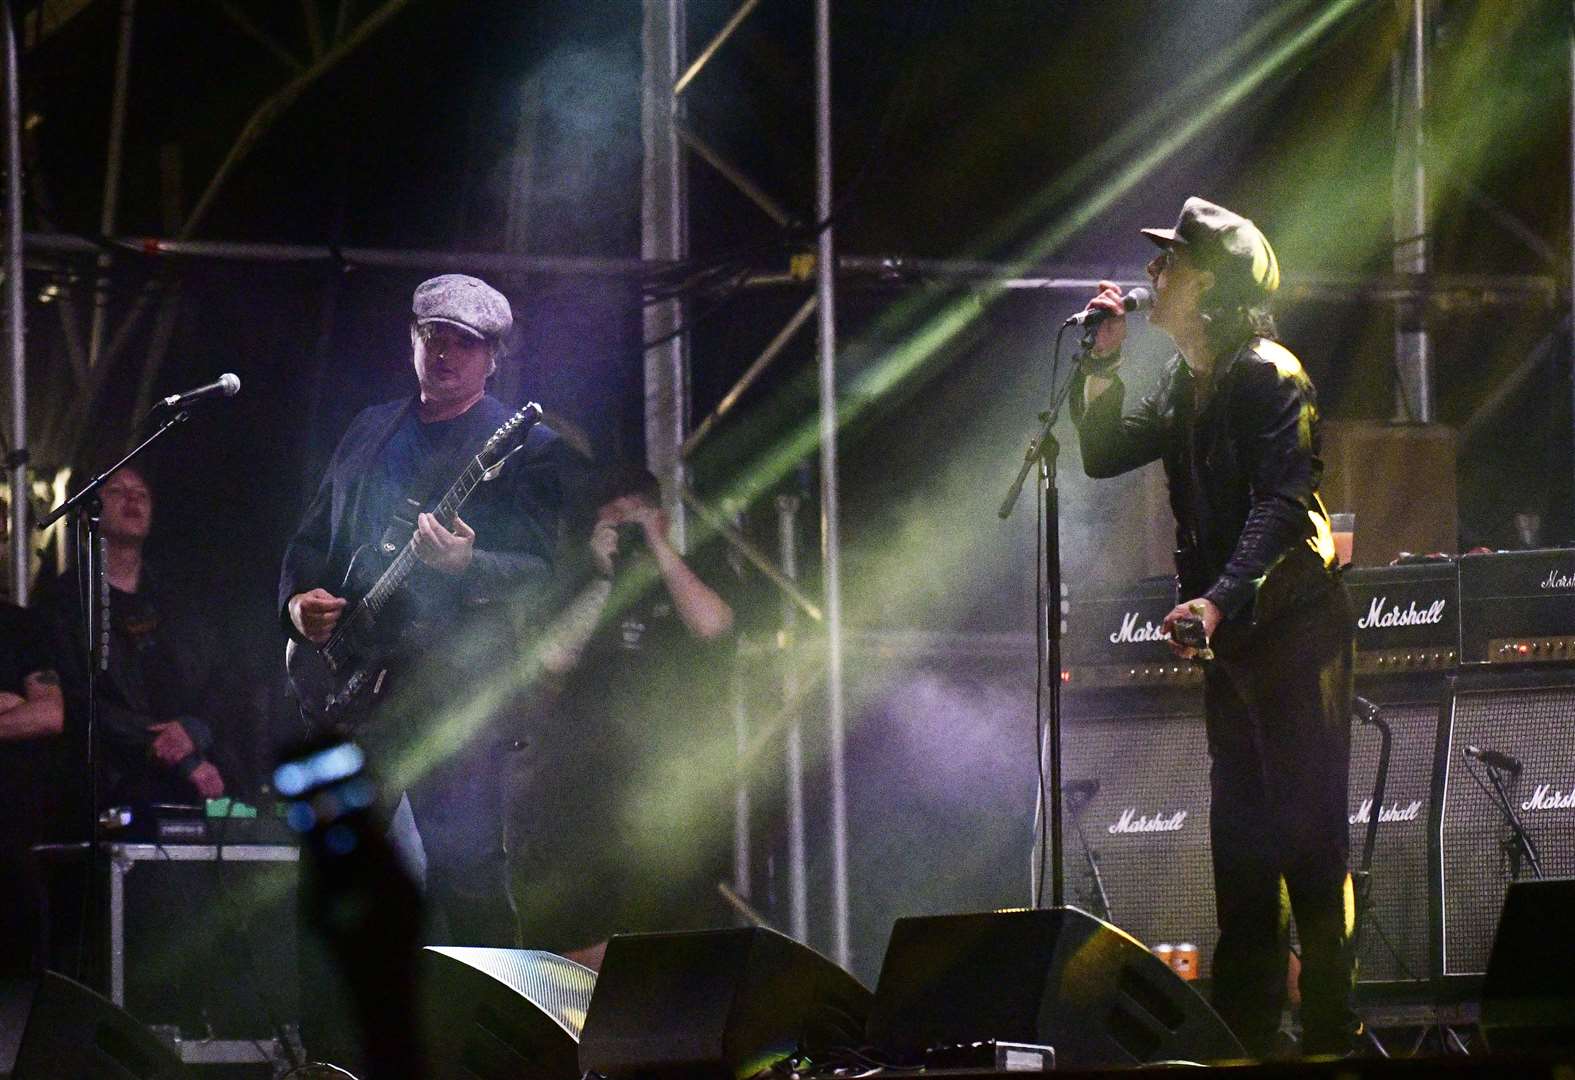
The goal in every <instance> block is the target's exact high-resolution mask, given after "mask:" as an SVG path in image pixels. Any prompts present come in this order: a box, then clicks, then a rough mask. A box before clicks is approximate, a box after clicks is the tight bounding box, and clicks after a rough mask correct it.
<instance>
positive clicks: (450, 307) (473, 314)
mask: <svg viewBox="0 0 1575 1080" xmlns="http://www.w3.org/2000/svg"><path fill="white" fill-rule="evenodd" d="M410 310H411V311H412V312H413V313H414V314H415V317H416V322H417V324H424V323H432V322H441V323H449V324H450V325H453V326H457V327H459V328H460V329H461V330H465V331H467V332H469V333H471V334H474V335H475V336H476V337H479V338H485V339H487V340H489V341H495V340H498V339H499V338H502V337H503V335H504V334H507V333H508V332H509V329H510V327H512V326H513V325H514V312H513V310H512V309H510V307H509V300H508V297H506V296H504V295H503V294H502V293H500V292H498V290H496V289H494V288H493V287H492V286H491V285H488V284H487V283H486V282H485V281H482V280H481V279H480V278H474V277H471V276H470V275H469V274H440V275H439V276H437V277H435V278H429V279H427V280H426V281H423V282H422V283H421V284H420V285H417V286H416V294H415V296H414V297H413V298H412V299H411V302H410Z"/></svg>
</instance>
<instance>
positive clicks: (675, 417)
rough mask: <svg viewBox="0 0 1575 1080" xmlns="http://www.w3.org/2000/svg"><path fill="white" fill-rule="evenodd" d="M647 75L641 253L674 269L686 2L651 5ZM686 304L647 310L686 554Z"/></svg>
mask: <svg viewBox="0 0 1575 1080" xmlns="http://www.w3.org/2000/svg"><path fill="white" fill-rule="evenodd" d="M642 41H643V47H644V50H645V65H644V75H643V76H642V80H641V86H640V102H641V104H640V132H641V138H642V139H643V141H644V144H645V156H644V163H643V165H642V167H641V185H642V190H641V212H640V223H641V235H640V252H641V254H642V255H643V256H644V257H645V258H646V259H660V260H664V261H676V260H678V259H682V258H685V257H686V256H687V255H688V254H689V211H688V206H687V204H686V203H687V185H686V184H685V183H684V159H683V150H682V148H681V147H680V146H679V142H678V114H679V110H680V108H681V105H680V102H679V97H678V95H677V94H675V93H674V92H673V86H674V85H675V84H676V83H677V81H678V77H679V73H680V72H681V71H682V68H683V58H684V51H685V50H684V0H645V23H644V30H643V37H642ZM682 325H683V304H682V302H681V301H679V300H667V301H664V302H662V303H660V304H653V305H650V306H647V307H646V309H645V340H646V341H660V342H661V344H659V345H655V346H653V347H652V348H650V349H648V350H646V353H645V363H644V369H645V461H646V465H647V466H648V467H649V468H650V470H651V472H653V473H655V474H656V478H657V479H658V480H660V481H661V482H662V499H663V504H664V506H665V507H666V510H667V513H668V516H669V517H670V518H671V519H672V525H673V543H674V544H675V545H676V546H677V548H678V550H679V551H688V550H689V545H688V543H687V530H686V528H685V509H684V502H683V491H684V488H685V486H686V484H687V481H686V479H685V476H684V457H683V445H684V435H685V433H686V430H687V427H688V421H689V335H687V334H681V333H678V332H677V331H678V329H679V328H680V327H681V326H682Z"/></svg>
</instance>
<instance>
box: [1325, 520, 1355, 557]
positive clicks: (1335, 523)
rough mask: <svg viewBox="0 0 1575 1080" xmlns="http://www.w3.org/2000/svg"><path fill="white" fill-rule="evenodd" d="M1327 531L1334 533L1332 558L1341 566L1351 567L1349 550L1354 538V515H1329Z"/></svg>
mask: <svg viewBox="0 0 1575 1080" xmlns="http://www.w3.org/2000/svg"><path fill="white" fill-rule="evenodd" d="M1329 529H1330V531H1331V532H1333V533H1334V558H1335V562H1337V563H1338V564H1339V565H1341V566H1349V565H1351V549H1352V547H1353V543H1352V542H1353V541H1354V540H1355V538H1356V515H1355V514H1353V513H1351V512H1350V511H1341V512H1340V513H1338V514H1330V515H1329Z"/></svg>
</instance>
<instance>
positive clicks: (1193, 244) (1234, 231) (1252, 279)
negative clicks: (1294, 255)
mask: <svg viewBox="0 0 1575 1080" xmlns="http://www.w3.org/2000/svg"><path fill="white" fill-rule="evenodd" d="M1142 232H1143V235H1144V236H1146V237H1148V238H1149V239H1150V240H1152V241H1154V243H1156V244H1158V245H1159V246H1160V247H1164V248H1168V247H1184V248H1186V249H1187V253H1188V254H1189V255H1191V256H1192V257H1193V258H1194V259H1196V260H1197V263H1198V265H1199V266H1202V267H1204V268H1205V269H1208V270H1212V271H1214V273H1215V276H1216V277H1218V278H1219V279H1220V283H1221V284H1223V285H1227V286H1230V287H1234V288H1240V289H1245V290H1247V291H1249V292H1257V293H1259V294H1261V295H1263V296H1268V295H1269V294H1271V293H1273V292H1274V291H1275V290H1276V289H1278V288H1279V287H1280V262H1279V260H1278V259H1277V258H1275V255H1274V248H1272V247H1270V246H1269V238H1268V237H1267V236H1264V235H1263V232H1262V230H1260V229H1259V228H1258V226H1256V225H1254V224H1253V223H1252V222H1251V221H1250V220H1249V219H1247V218H1244V217H1242V216H1241V215H1240V214H1237V213H1234V212H1232V211H1230V210H1227V209H1225V208H1224V207H1223V206H1219V205H1217V204H1215V203H1211V202H1209V201H1208V200H1207V199H1200V198H1198V197H1197V196H1196V195H1194V196H1192V197H1191V198H1190V199H1188V200H1187V201H1186V203H1185V204H1183V206H1182V207H1181V216H1180V217H1178V218H1177V219H1176V226H1175V228H1173V229H1144V230H1142Z"/></svg>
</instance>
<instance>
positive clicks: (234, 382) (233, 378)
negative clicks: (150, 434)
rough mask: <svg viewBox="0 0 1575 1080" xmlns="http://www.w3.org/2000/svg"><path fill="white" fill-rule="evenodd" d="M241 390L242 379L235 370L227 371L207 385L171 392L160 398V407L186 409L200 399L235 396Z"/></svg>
mask: <svg viewBox="0 0 1575 1080" xmlns="http://www.w3.org/2000/svg"><path fill="white" fill-rule="evenodd" d="M240 392H241V379H240V376H239V375H236V374H235V373H234V372H231V371H226V372H225V373H224V374H223V375H220V376H219V377H218V378H217V379H215V380H213V381H212V382H211V383H209V384H208V385H207V386H199V387H197V389H195V390H188V391H186V392H185V393H184V394H171V395H170V396H169V397H167V398H160V399H159V407H160V408H164V409H184V408H185V407H186V406H188V405H195V404H196V403H197V402H199V401H206V400H208V399H209V398H216V397H234V396H235V395H236V394H238V393H240Z"/></svg>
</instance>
